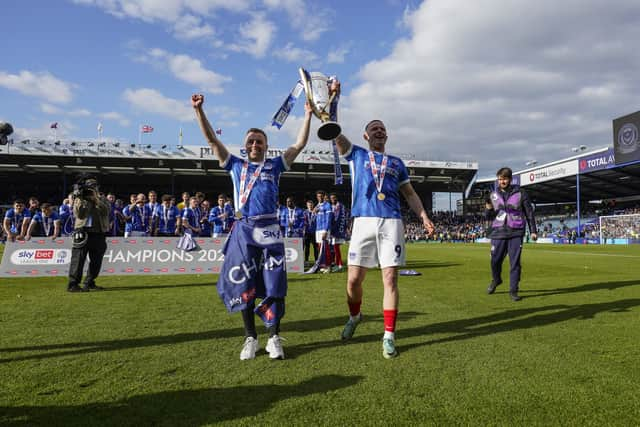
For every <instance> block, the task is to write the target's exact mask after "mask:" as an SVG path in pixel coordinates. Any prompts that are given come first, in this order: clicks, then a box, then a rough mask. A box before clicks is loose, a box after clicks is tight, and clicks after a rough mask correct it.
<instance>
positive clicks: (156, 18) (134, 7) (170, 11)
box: [72, 0, 252, 40]
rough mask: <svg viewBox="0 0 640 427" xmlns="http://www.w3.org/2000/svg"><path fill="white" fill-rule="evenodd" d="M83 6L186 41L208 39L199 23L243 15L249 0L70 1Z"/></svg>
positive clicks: (204, 25) (205, 26) (207, 28)
mask: <svg viewBox="0 0 640 427" xmlns="http://www.w3.org/2000/svg"><path fill="white" fill-rule="evenodd" d="M72 1H73V2H74V3H76V4H79V5H84V6H93V7H98V8H100V9H102V10H104V11H105V12H107V13H109V14H111V15H113V16H116V17H118V18H120V19H124V18H129V19H137V20H141V21H143V22H147V23H155V22H162V23H166V24H170V29H171V31H172V32H173V33H174V35H175V36H176V38H179V39H183V40H190V39H193V38H201V37H210V36H212V35H213V34H214V31H213V28H212V27H211V26H210V25H209V24H208V23H206V22H204V21H203V20H202V18H204V17H209V16H210V15H212V14H214V13H215V12H217V11H220V10H226V11H230V12H235V13H239V12H244V11H247V10H249V8H250V7H251V5H252V2H251V1H250V0H233V1H228V0H163V1H154V0H72Z"/></svg>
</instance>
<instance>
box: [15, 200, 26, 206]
mask: <svg viewBox="0 0 640 427" xmlns="http://www.w3.org/2000/svg"><path fill="white" fill-rule="evenodd" d="M16 203H17V204H19V205H24V200H22V199H15V200H14V201H13V204H14V205H15V204H16Z"/></svg>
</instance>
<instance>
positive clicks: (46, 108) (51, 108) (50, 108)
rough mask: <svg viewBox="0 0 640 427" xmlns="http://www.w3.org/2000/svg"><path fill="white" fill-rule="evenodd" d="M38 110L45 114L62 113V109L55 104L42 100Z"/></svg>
mask: <svg viewBox="0 0 640 427" xmlns="http://www.w3.org/2000/svg"><path fill="white" fill-rule="evenodd" d="M40 110H41V111H42V112H43V113H46V114H62V110H61V109H60V108H58V107H56V106H55V105H51V104H47V103H46V102H43V103H42V104H40Z"/></svg>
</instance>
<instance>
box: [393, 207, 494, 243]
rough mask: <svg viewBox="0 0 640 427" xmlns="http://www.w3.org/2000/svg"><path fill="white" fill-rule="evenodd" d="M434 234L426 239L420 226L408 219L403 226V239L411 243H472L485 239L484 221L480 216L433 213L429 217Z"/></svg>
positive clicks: (415, 221) (418, 223)
mask: <svg viewBox="0 0 640 427" xmlns="http://www.w3.org/2000/svg"><path fill="white" fill-rule="evenodd" d="M431 218H432V221H433V224H434V225H435V232H434V233H433V234H432V235H431V237H429V238H427V236H426V233H425V230H424V229H423V227H422V224H421V223H420V222H418V221H417V220H413V219H409V221H407V222H406V225H405V239H406V240H407V242H412V241H423V240H425V241H428V240H432V241H438V242H441V243H444V242H474V241H476V240H477V239H480V238H483V237H486V221H485V219H484V218H483V217H482V215H457V214H455V213H454V212H434V213H433V215H431Z"/></svg>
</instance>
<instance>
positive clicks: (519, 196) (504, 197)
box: [486, 167, 538, 301]
mask: <svg viewBox="0 0 640 427" xmlns="http://www.w3.org/2000/svg"><path fill="white" fill-rule="evenodd" d="M496 175H497V177H498V187H497V188H496V190H495V191H492V192H491V195H490V198H489V200H487V204H486V208H487V210H486V214H487V218H488V219H489V221H491V223H490V226H489V233H488V237H489V238H490V239H491V274H492V276H493V279H492V280H491V283H490V284H489V288H488V289H487V293H489V294H492V293H494V292H495V290H496V287H497V286H498V285H499V284H501V283H502V277H501V276H502V261H503V260H504V258H505V256H506V255H507V253H508V254H509V263H510V265H511V267H510V270H509V295H510V296H511V299H512V300H513V301H520V300H521V299H522V297H520V296H519V295H518V289H519V288H518V286H519V284H520V273H521V266H520V255H521V254H522V239H523V238H524V234H525V222H526V223H527V224H528V225H529V231H530V233H531V239H532V240H534V241H535V240H536V239H537V238H538V235H537V233H538V230H537V228H536V221H535V218H534V216H533V207H532V206H531V201H530V200H529V197H528V196H527V193H525V192H524V191H523V190H521V189H520V187H519V186H518V187H515V186H512V185H511V177H512V175H513V172H512V171H511V169H510V168H506V167H505V168H501V169H500V170H498V173H497V174H496Z"/></svg>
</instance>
